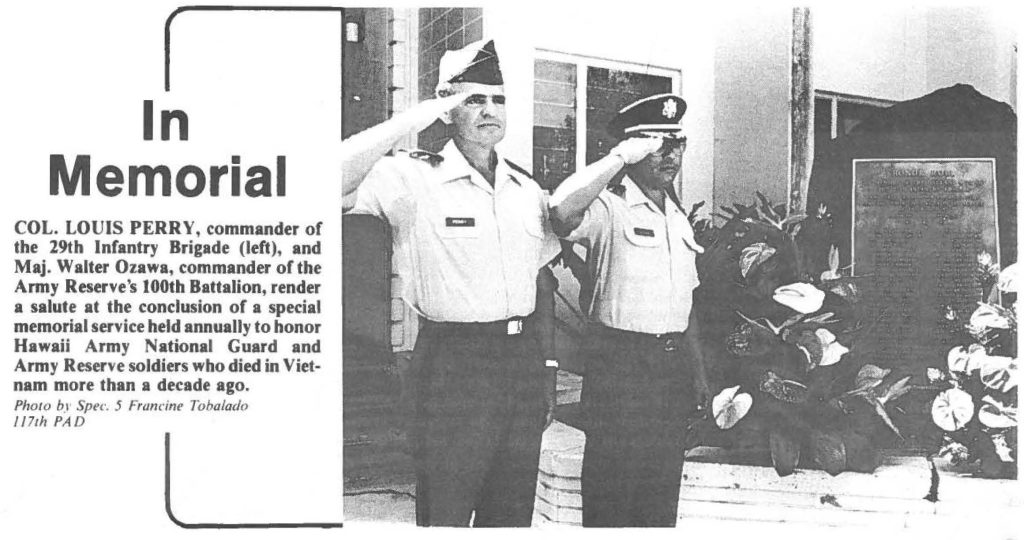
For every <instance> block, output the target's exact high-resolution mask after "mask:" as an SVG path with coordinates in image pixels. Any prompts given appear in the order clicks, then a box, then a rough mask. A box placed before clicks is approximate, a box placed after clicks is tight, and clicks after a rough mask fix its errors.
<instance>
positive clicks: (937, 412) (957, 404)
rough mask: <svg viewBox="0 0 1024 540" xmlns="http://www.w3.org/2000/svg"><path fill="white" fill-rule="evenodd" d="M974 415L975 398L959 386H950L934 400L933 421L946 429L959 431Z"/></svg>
mask: <svg viewBox="0 0 1024 540" xmlns="http://www.w3.org/2000/svg"><path fill="white" fill-rule="evenodd" d="M973 417H974V400H973V399H971V395H970V394H968V393H967V392H964V391H963V390H960V389H959V388H950V389H949V390H946V391H944V392H942V393H941V394H939V395H938V396H936V397H935V401H933V402H932V421H933V422H935V425H937V426H939V427H940V428H942V429H944V430H946V431H957V430H959V429H961V428H963V427H964V426H966V425H967V422H970V421H971V418H973Z"/></svg>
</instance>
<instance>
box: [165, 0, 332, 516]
mask: <svg viewBox="0 0 1024 540" xmlns="http://www.w3.org/2000/svg"><path fill="white" fill-rule="evenodd" d="M187 11H297V12H335V13H338V14H339V15H341V14H342V13H343V12H344V8H342V7H331V6H230V5H203V6H181V7H178V8H177V9H175V10H174V11H172V12H171V14H170V15H168V16H167V20H166V21H165V22H164V91H165V92H170V91H171V23H172V22H173V21H174V19H175V17H177V16H178V15H179V14H181V13H185V12H187ZM164 510H165V511H166V513H167V518H168V519H170V520H171V522H172V523H174V524H175V525H177V526H179V527H181V528H183V529H339V528H342V527H344V523H341V522H338V523H186V522H184V521H181V520H180V519H178V518H177V516H175V515H174V510H173V508H172V505H171V434H170V433H169V432H166V433H164Z"/></svg>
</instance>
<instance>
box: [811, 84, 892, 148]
mask: <svg viewBox="0 0 1024 540" xmlns="http://www.w3.org/2000/svg"><path fill="white" fill-rule="evenodd" d="M893 103H895V101H890V100H887V99H876V98H868V97H862V96H852V95H849V94H840V93H838V92H829V91H827V90H815V92H814V147H815V148H819V147H822V146H823V145H824V144H825V143H827V142H828V141H831V140H835V139H841V138H843V137H845V136H846V135H849V133H850V131H851V130H853V128H855V127H857V125H858V124H860V123H861V122H863V121H864V120H865V119H866V118H867V117H869V116H871V115H872V114H874V113H875V112H877V111H878V110H880V109H885V108H887V107H889V106H891V105H892V104H893Z"/></svg>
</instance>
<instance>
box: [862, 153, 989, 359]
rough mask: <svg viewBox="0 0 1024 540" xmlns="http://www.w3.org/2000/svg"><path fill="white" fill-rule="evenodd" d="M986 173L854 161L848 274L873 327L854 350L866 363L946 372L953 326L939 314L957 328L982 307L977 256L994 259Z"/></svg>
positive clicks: (961, 166) (972, 165) (982, 165)
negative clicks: (954, 318)
mask: <svg viewBox="0 0 1024 540" xmlns="http://www.w3.org/2000/svg"><path fill="white" fill-rule="evenodd" d="M995 166H996V164H995V160H994V159H923V160H892V159H864V160H857V159H855V160H853V204H852V206H853V224H854V226H853V228H852V239H851V245H852V246H853V254H852V258H851V260H852V261H853V274H854V275H855V276H860V277H862V279H861V283H862V284H863V285H864V293H865V295H864V304H865V306H866V308H867V314H868V317H869V318H870V320H877V321H878V322H877V324H876V325H875V327H874V329H873V330H871V331H870V335H869V336H868V337H867V339H864V340H862V343H861V344H859V348H860V351H861V352H863V353H865V354H866V355H867V357H866V358H867V360H868V361H870V362H872V363H876V364H878V365H881V366H884V367H899V368H903V369H908V370H912V371H915V372H917V373H923V367H924V366H939V365H945V361H946V354H947V352H948V351H949V349H950V348H951V347H952V346H953V345H954V344H956V341H955V336H954V335H953V334H952V333H951V331H952V330H955V329H956V326H958V325H957V324H956V323H953V322H951V321H950V319H949V318H947V316H948V315H950V314H951V313H952V312H955V313H957V314H959V318H960V320H961V322H960V323H959V324H960V325H962V324H963V322H966V320H967V319H968V318H969V317H970V314H971V313H972V312H973V311H974V309H975V308H976V307H977V302H979V301H980V300H982V288H981V282H980V280H979V274H978V267H979V263H978V257H979V255H981V254H984V253H987V254H988V255H989V256H991V258H992V261H993V262H995V263H998V261H999V253H998V246H999V238H998V229H997V225H996V223H997V221H996V215H997V212H996V196H995ZM950 310H953V311H952V312H951V311H950ZM870 320H869V321H868V322H870Z"/></svg>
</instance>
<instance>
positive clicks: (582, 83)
mask: <svg viewBox="0 0 1024 540" xmlns="http://www.w3.org/2000/svg"><path fill="white" fill-rule="evenodd" d="M538 60H548V61H551V62H561V63H563V64H570V65H573V66H575V67H576V107H575V110H576V133H575V135H576V163H575V165H576V169H575V170H574V171H573V172H579V170H580V169H581V168H583V167H586V166H587V163H586V159H587V148H586V146H587V105H588V102H587V82H588V79H587V68H591V67H594V68H602V69H612V70H616V71H628V72H632V73H638V74H642V75H653V76H656V77H665V78H668V79H670V80H671V81H672V93H673V94H676V95H680V94H682V88H683V72H682V70H681V69H673V68H669V67H664V66H657V65H653V64H643V63H640V62H630V61H626V60H613V59H611V58H601V57H597V56H589V55H585V54H577V53H568V52H562V51H555V50H551V49H543V48H537V49H536V50H535V51H534V57H533V63H534V65H536V64H537V61H538ZM534 83H536V80H534ZM533 102H534V104H536V103H537V99H536V96H535V97H534V99H533ZM681 174H682V173H681V172H680V175H681Z"/></svg>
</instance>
